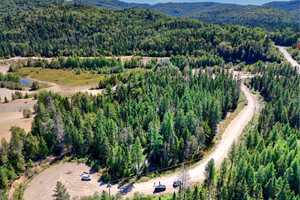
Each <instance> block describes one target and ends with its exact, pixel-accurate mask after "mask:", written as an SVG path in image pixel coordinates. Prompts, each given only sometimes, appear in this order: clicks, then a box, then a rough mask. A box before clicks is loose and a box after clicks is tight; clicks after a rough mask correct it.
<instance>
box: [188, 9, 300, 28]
mask: <svg viewBox="0 0 300 200" xmlns="http://www.w3.org/2000/svg"><path fill="white" fill-rule="evenodd" d="M188 17H189V18H194V19H199V20H201V21H204V22H208V23H216V24H221V25H225V24H239V25H243V26H247V27H253V28H254V27H262V28H268V29H275V28H282V27H290V26H299V20H298V19H299V15H298V14H297V13H294V12H289V11H285V10H281V9H278V8H275V7H272V6H256V7H243V8H230V9H220V10H212V11H205V12H199V13H193V14H191V15H189V16H188Z"/></svg>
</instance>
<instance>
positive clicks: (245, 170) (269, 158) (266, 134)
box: [82, 64, 300, 200]
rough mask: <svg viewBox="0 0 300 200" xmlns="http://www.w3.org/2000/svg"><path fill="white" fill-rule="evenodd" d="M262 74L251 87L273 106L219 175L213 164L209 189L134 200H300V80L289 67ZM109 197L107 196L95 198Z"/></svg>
mask: <svg viewBox="0 0 300 200" xmlns="http://www.w3.org/2000/svg"><path fill="white" fill-rule="evenodd" d="M259 72H260V73H263V75H262V76H255V77H254V78H252V79H251V80H250V82H249V83H248V84H249V86H250V87H251V88H253V89H254V90H256V91H258V92H260V94H261V95H262V96H263V97H264V99H265V101H266V102H267V103H266V105H265V107H264V108H263V109H262V111H261V113H260V116H259V118H258V121H257V122H256V125H255V127H253V128H250V129H249V130H247V131H246V133H245V135H244V137H243V139H242V141H240V142H238V143H237V144H234V145H233V146H232V147H231V150H230V153H229V156H228V158H226V159H225V160H224V161H223V163H222V165H221V168H220V169H219V170H218V171H216V169H215V166H214V161H213V160H211V161H210V162H208V164H207V166H206V168H205V171H206V173H205V181H204V184H203V185H200V186H199V185H197V186H195V187H194V188H192V189H191V188H187V189H186V190H183V189H179V192H178V193H174V194H173V195H165V196H162V197H156V196H143V195H142V194H136V195H135V197H134V198H133V199H134V200H154V199H163V200H205V199H208V196H210V195H211V197H212V199H227V200H231V199H232V200H234V199H239V200H248V199H258V200H260V199H274V200H275V199H276V200H288V199H290V200H299V199H300V198H299V194H300V163H299V162H300V145H299V139H300V131H299V130H300V123H299V118H300V106H299V103H300V102H299V92H300V91H299V88H300V76H299V75H297V74H296V70H295V69H294V68H292V67H291V66H290V65H287V64H281V65H279V66H278V65H277V64H276V65H273V66H270V67H262V68H260V69H259ZM209 188H211V192H210V190H209ZM107 198H108V194H107V193H106V192H103V194H102V195H100V196H99V195H95V196H93V197H90V198H89V199H92V200H94V199H101V200H104V199H107ZM85 199H87V198H82V200H85ZM112 199H119V196H118V195H117V196H115V197H113V198H112Z"/></svg>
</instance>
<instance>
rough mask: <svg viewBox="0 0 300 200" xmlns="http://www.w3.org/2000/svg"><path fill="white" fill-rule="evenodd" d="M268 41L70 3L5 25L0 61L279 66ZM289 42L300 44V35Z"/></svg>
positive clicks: (244, 32)
mask: <svg viewBox="0 0 300 200" xmlns="http://www.w3.org/2000/svg"><path fill="white" fill-rule="evenodd" d="M265 36H266V33H265V32H263V31H262V30H260V29H254V30H253V29H248V28H245V27H241V26H226V27H221V26H217V25H210V24H205V23H202V22H200V21H197V20H189V19H178V18H173V17H167V16H165V15H163V14H160V13H157V12H153V11H149V10H140V9H129V10H108V9H104V8H99V7H93V6H89V5H85V4H77V3H65V4H63V5H59V6H57V7H53V8H48V9H42V10H35V11H33V12H31V13H26V14H22V15H19V16H10V17H6V18H3V19H2V20H0V56H1V57H2V56H3V57H9V56H33V55H37V54H40V55H41V56H57V55H65V56H69V55H74V54H77V55H78V56H99V55H106V56H108V55H116V56H118V55H147V56H171V55H195V56H202V55H204V54H205V53H210V54H213V55H218V56H220V57H222V58H223V59H224V60H225V61H236V60H242V61H247V62H249V61H257V60H266V61H279V60H280V58H279V57H278V53H277V50H276V48H275V47H274V46H273V45H272V43H271V40H270V39H269V37H265ZM278 37H279V38H278V39H280V38H281V37H283V36H280V35H278ZM289 37H292V38H291V39H292V40H296V39H297V35H296V34H294V35H292V36H289Z"/></svg>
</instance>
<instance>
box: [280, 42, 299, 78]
mask: <svg viewBox="0 0 300 200" xmlns="http://www.w3.org/2000/svg"><path fill="white" fill-rule="evenodd" d="M276 47H277V48H278V49H279V51H280V52H281V53H282V54H283V56H284V58H285V60H286V61H288V62H289V63H291V65H292V66H294V67H297V70H298V73H299V72H300V65H299V63H298V62H297V61H296V60H294V59H293V58H292V56H291V55H290V53H289V52H288V51H287V50H286V48H287V47H282V46H276Z"/></svg>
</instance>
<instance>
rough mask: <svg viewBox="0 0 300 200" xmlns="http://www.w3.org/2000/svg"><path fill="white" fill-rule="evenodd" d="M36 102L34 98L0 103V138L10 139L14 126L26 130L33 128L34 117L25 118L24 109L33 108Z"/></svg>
mask: <svg viewBox="0 0 300 200" xmlns="http://www.w3.org/2000/svg"><path fill="white" fill-rule="evenodd" d="M35 103H36V100H34V99H17V100H15V101H11V102H9V103H3V104H0V140H1V139H2V138H5V139H6V141H9V140H10V137H11V133H10V129H11V127H12V126H19V127H21V128H23V129H24V130H25V131H26V132H28V131H30V130H31V124H32V121H33V117H32V118H28V119H25V118H24V117H23V113H22V111H23V109H25V108H28V109H31V110H33V106H34V104H35Z"/></svg>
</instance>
